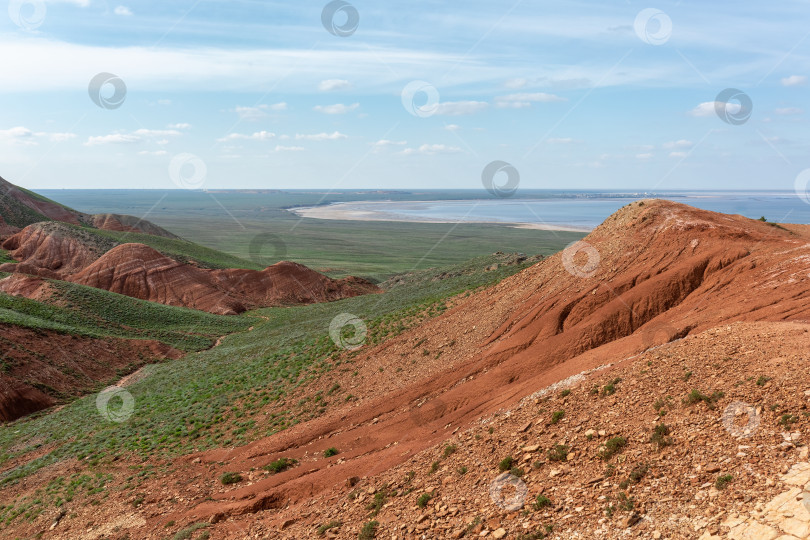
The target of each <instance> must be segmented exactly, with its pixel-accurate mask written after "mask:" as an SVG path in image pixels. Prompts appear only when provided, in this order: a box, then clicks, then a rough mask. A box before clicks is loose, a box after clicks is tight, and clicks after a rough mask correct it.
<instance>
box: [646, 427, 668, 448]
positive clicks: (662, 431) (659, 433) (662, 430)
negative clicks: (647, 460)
mask: <svg viewBox="0 0 810 540" xmlns="http://www.w3.org/2000/svg"><path fill="white" fill-rule="evenodd" d="M667 435H669V426H667V425H666V424H658V425H657V426H655V429H654V430H653V434H652V436H651V437H650V442H651V443H653V444H655V446H656V448H658V450H661V449H662V448H664V447H665V446H669V445H671V444H672V443H673V440H672V437H668V436H667Z"/></svg>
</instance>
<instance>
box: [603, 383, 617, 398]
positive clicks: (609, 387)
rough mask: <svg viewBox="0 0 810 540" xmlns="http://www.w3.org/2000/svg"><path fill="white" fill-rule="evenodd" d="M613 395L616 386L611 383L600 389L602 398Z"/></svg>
mask: <svg viewBox="0 0 810 540" xmlns="http://www.w3.org/2000/svg"><path fill="white" fill-rule="evenodd" d="M615 393H616V385H615V384H613V383H608V384H606V385H605V386H603V387H602V395H603V396H612V395H613V394H615Z"/></svg>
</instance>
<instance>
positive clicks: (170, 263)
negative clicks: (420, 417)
mask: <svg viewBox="0 0 810 540" xmlns="http://www.w3.org/2000/svg"><path fill="white" fill-rule="evenodd" d="M67 280H68V281H72V282H74V283H80V284H82V285H88V286H90V287H96V288H99V289H105V290H108V291H112V292H115V293H119V294H124V295H127V296H131V297H134V298H140V299H141V300H149V301H151V302H159V303H161V304H166V305H170V306H184V307H190V308H194V309H199V310H202V311H208V312H210V313H216V314H221V315H232V314H238V313H242V312H243V311H245V310H247V309H251V308H256V307H268V306H278V305H285V304H309V303H314V302H328V301H331V300H338V299H340V298H348V297H351V296H357V295H360V294H368V293H372V292H378V289H377V288H376V287H375V286H374V285H372V284H371V283H368V282H366V281H364V280H358V279H356V278H347V279H342V280H334V279H331V278H329V277H327V276H324V275H323V274H319V273H318V272H315V271H314V270H310V269H309V268H307V267H306V266H303V265H300V264H296V263H292V262H285V261H282V262H279V263H277V264H274V265H273V266H270V267H268V268H266V269H264V270H262V271H257V270H237V269H227V270H207V269H202V268H197V267H195V266H191V265H187V264H183V263H179V262H177V261H175V260H173V259H170V258H168V257H166V256H164V255H162V254H161V253H159V252H158V251H156V250H154V249H152V248H150V247H149V246H146V245H143V244H122V245H120V246H116V247H114V248H113V249H111V250H110V251H108V252H107V253H105V254H104V255H103V256H101V257H100V258H99V259H98V260H96V261H95V262H93V263H92V264H90V265H89V266H88V267H86V268H84V269H83V270H81V271H80V272H78V273H77V274H74V275H72V276H70V277H69V278H67Z"/></svg>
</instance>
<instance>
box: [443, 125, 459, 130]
mask: <svg viewBox="0 0 810 540" xmlns="http://www.w3.org/2000/svg"><path fill="white" fill-rule="evenodd" d="M444 129H446V130H447V131H458V130H459V129H461V126H459V125H458V124H447V125H446V126H444Z"/></svg>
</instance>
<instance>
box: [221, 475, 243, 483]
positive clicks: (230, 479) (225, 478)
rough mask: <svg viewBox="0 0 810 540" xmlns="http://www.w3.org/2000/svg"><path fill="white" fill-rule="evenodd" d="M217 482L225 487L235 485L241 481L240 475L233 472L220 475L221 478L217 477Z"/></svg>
mask: <svg viewBox="0 0 810 540" xmlns="http://www.w3.org/2000/svg"><path fill="white" fill-rule="evenodd" d="M219 481H220V482H222V484H223V485H225V486H227V485H228V484H236V483H237V482H241V481H242V475H241V474H239V473H235V472H226V473H222V476H220V477H219Z"/></svg>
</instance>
